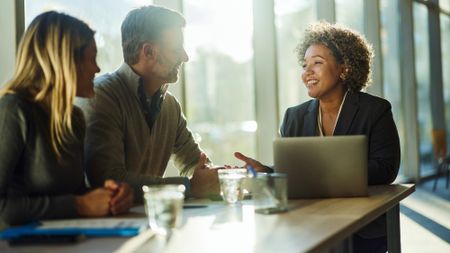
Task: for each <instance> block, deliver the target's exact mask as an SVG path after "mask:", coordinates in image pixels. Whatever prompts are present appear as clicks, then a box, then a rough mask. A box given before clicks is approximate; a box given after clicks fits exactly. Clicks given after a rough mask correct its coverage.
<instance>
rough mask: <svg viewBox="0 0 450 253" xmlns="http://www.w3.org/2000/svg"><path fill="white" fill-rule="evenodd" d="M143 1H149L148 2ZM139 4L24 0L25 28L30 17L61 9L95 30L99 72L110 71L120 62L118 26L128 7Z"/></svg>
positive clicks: (137, 1)
mask: <svg viewBox="0 0 450 253" xmlns="http://www.w3.org/2000/svg"><path fill="white" fill-rule="evenodd" d="M145 3H146V4H151V3H152V1H145ZM141 5H142V1H141V0H130V1H122V0H109V1H108V2H107V3H106V2H104V1H90V0H78V1H69V0H45V1H30V0H28V1H25V27H27V26H28V25H29V24H30V22H31V21H32V20H33V19H34V17H36V16H37V15H39V14H41V13H42V12H45V11H49V10H56V11H60V12H65V13H67V14H69V15H72V16H75V17H77V18H79V19H81V20H83V21H85V22H86V23H87V24H88V25H89V26H90V27H91V28H92V29H93V30H95V31H96V34H95V40H96V42H97V50H98V53H97V63H98V65H99V67H100V69H101V72H100V73H99V74H103V73H107V72H112V71H114V70H115V69H116V68H118V67H119V66H120V64H121V63H122V62H123V55H122V46H121V37H120V25H121V24H122V21H123V20H124V18H125V16H126V14H127V13H128V12H129V11H130V10H131V9H133V8H135V7H139V6H141ZM99 10H102V11H99Z"/></svg>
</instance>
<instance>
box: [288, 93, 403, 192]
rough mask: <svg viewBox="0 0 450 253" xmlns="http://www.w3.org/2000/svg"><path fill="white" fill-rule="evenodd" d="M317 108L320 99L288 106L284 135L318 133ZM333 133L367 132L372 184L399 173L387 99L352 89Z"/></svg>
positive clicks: (395, 134) (398, 160)
mask: <svg viewBox="0 0 450 253" xmlns="http://www.w3.org/2000/svg"><path fill="white" fill-rule="evenodd" d="M318 109H319V100H317V99H313V100H310V101H307V102H305V103H303V104H300V105H297V106H294V107H291V108H288V109H287V110H286V113H285V115H284V120H283V124H282V125H281V129H280V133H281V136H282V137H296V136H315V135H316V133H317V132H318V129H317V115H318ZM334 135H366V136H367V138H368V143H369V147H368V150H369V154H368V158H369V161H368V170H369V171H368V180H369V185H373V184H389V183H392V181H394V179H395V178H396V177H397V173H398V169H399V166H400V143H399V138H398V133H397V128H396V126H395V123H394V120H393V118H392V112H391V104H390V103H389V102H388V101H387V100H385V99H382V98H379V97H375V96H372V95H369V94H367V93H363V92H357V93H350V92H349V93H348V94H347V97H346V99H345V102H344V105H343V106H342V110H341V114H340V116H339V119H338V122H337V124H336V128H335V131H334Z"/></svg>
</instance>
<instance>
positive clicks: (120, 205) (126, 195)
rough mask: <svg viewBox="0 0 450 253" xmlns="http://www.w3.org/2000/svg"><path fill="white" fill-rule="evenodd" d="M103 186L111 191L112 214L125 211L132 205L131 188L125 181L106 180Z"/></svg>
mask: <svg viewBox="0 0 450 253" xmlns="http://www.w3.org/2000/svg"><path fill="white" fill-rule="evenodd" d="M104 188H105V189H107V190H109V191H111V192H112V194H113V195H112V198H111V201H110V211H111V213H112V214H113V215H117V214H121V213H125V212H127V211H128V210H129V209H130V208H131V206H132V205H133V189H131V187H130V186H129V185H128V184H127V183H117V182H116V181H114V180H110V179H109V180H106V181H105V184H104Z"/></svg>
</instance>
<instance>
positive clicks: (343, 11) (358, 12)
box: [335, 0, 364, 33]
mask: <svg viewBox="0 0 450 253" xmlns="http://www.w3.org/2000/svg"><path fill="white" fill-rule="evenodd" d="M335 1H336V22H337V23H341V24H344V25H346V26H348V27H350V28H353V29H355V30H357V31H359V32H360V33H364V16H363V14H364V9H363V8H364V1H363V0H354V1H348V0H335ZM349 10H351V11H349Z"/></svg>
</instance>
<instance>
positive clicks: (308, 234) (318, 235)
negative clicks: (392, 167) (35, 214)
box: [0, 185, 414, 253]
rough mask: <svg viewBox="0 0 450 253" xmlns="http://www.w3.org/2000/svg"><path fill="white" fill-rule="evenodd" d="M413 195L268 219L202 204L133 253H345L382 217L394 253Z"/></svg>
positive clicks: (292, 208)
mask: <svg viewBox="0 0 450 253" xmlns="http://www.w3.org/2000/svg"><path fill="white" fill-rule="evenodd" d="M413 191H414V186H413V185H384V186H371V187H369V197H365V198H334V199H302V200H293V201H289V212H286V213H282V214H271V215H264V214H255V213H254V210H253V207H252V206H251V205H248V204H247V203H245V202H244V204H243V205H242V206H226V205H225V204H223V203H222V202H207V204H208V207H205V208H192V209H184V212H183V220H184V222H183V226H182V227H181V228H180V229H178V230H177V231H175V232H174V233H173V234H172V235H171V236H170V237H169V238H164V237H162V236H153V237H152V238H151V239H150V240H148V241H146V242H145V243H144V244H142V245H141V246H140V247H138V249H137V250H136V252H138V253H139V252H327V251H329V250H330V249H338V251H339V250H340V251H342V252H346V251H347V250H348V249H349V248H348V246H349V240H348V239H349V238H351V235H352V234H353V233H355V232H356V231H358V230H359V229H360V228H362V227H364V226H365V225H367V224H368V223H370V222H371V221H373V220H375V219H376V218H377V217H379V216H381V215H383V214H385V213H386V214H387V216H386V217H387V225H388V247H389V252H390V253H395V252H400V223H399V202H400V201H401V200H402V199H404V198H406V197H407V196H408V195H409V194H411V193H412V192H413ZM203 203H206V202H204V201H203ZM141 210H142V209H141ZM134 240H136V238H135V239H134ZM125 241H126V239H123V238H93V239H89V240H87V241H85V242H82V243H79V244H77V245H73V246H41V247H16V248H11V247H9V246H8V245H7V244H6V243H5V242H0V252H15V253H17V252H113V251H114V250H117V249H119V248H120V247H121V245H122V244H123V243H124V242H125ZM127 245H128V244H125V245H122V248H120V249H124V246H127ZM125 249H126V248H125ZM125 251H126V250H125Z"/></svg>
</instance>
